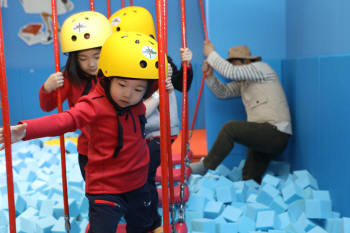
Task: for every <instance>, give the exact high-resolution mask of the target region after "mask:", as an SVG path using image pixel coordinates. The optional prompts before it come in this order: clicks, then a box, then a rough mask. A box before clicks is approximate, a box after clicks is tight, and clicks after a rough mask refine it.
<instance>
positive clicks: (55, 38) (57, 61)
mask: <svg viewBox="0 0 350 233" xmlns="http://www.w3.org/2000/svg"><path fill="white" fill-rule="evenodd" d="M90 2H92V5H91V6H92V8H93V1H90ZM51 7H52V27H53V41H54V53H55V71H56V72H59V71H60V58H59V47H58V31H57V10H56V0H52V1H51ZM57 108H58V113H61V112H63V110H62V99H61V88H58V89H57ZM60 148H61V165H62V188H63V204H64V214H65V225H66V231H67V232H69V230H70V225H69V206H68V193H67V172H66V154H65V153H66V150H65V146H64V135H60ZM67 221H68V222H67Z"/></svg>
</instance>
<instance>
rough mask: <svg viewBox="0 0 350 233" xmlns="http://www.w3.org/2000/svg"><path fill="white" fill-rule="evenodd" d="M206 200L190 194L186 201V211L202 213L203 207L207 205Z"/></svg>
mask: <svg viewBox="0 0 350 233" xmlns="http://www.w3.org/2000/svg"><path fill="white" fill-rule="evenodd" d="M208 201H209V200H208V198H206V197H203V196H200V195H197V194H192V195H190V197H189V199H188V201H187V203H186V204H187V209H188V210H192V211H204V207H205V206H206V204H207V203H208Z"/></svg>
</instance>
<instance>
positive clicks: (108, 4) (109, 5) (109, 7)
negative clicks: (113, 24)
mask: <svg viewBox="0 0 350 233" xmlns="http://www.w3.org/2000/svg"><path fill="white" fill-rule="evenodd" d="M110 17H111V0H107V18H108V19H109V18H110Z"/></svg>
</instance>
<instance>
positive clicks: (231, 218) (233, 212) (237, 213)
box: [221, 205, 243, 222]
mask: <svg viewBox="0 0 350 233" xmlns="http://www.w3.org/2000/svg"><path fill="white" fill-rule="evenodd" d="M242 214H243V211H242V210H241V209H238V208H235V207H233V206H229V205H228V206H226V208H225V210H224V211H223V212H222V214H221V216H222V217H223V218H224V219H225V220H226V221H227V222H237V220H238V218H239V217H241V216H242Z"/></svg>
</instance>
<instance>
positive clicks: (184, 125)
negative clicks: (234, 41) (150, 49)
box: [181, 0, 188, 184]
mask: <svg viewBox="0 0 350 233" xmlns="http://www.w3.org/2000/svg"><path fill="white" fill-rule="evenodd" d="M181 25H182V48H186V47H187V44H186V16H185V0H181ZM182 67H183V86H182V94H183V95H182V144H181V184H184V183H185V157H186V153H187V150H186V149H187V148H186V145H187V142H188V97H187V62H186V61H184V62H182Z"/></svg>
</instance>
